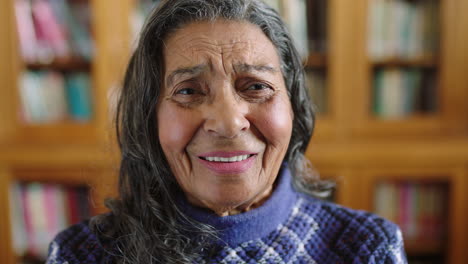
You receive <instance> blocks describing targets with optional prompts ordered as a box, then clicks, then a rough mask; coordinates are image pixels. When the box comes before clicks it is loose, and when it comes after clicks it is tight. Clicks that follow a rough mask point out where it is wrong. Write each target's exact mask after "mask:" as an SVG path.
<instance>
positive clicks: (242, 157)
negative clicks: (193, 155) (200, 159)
mask: <svg viewBox="0 0 468 264" xmlns="http://www.w3.org/2000/svg"><path fill="white" fill-rule="evenodd" d="M249 156H250V155H240V156H234V157H230V158H221V157H205V158H204V159H206V160H207V161H215V162H237V161H243V160H246V159H247V158H248V157H249Z"/></svg>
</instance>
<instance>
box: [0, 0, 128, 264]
mask: <svg viewBox="0 0 468 264" xmlns="http://www.w3.org/2000/svg"><path fill="white" fill-rule="evenodd" d="M17 2H20V1H19V0H1V1H0V5H1V6H2V8H1V10H0V17H1V21H2V23H1V25H0V32H1V33H2V40H1V41H0V58H2V60H3V61H4V62H6V63H2V65H1V66H0V77H1V80H0V86H1V87H2V96H1V97H0V118H1V120H2V121H1V122H2V124H1V125H0V184H1V187H0V192H1V195H0V210H2V212H5V213H4V214H2V217H0V240H1V242H0V262H1V263H43V259H42V260H41V258H38V257H31V256H28V255H26V256H22V254H16V253H15V250H13V248H14V242H13V241H14V239H13V234H12V223H11V220H10V216H11V214H12V212H13V211H14V209H17V208H11V207H14V206H10V202H11V198H10V197H9V196H8V194H9V189H10V186H13V185H14V184H15V183H20V184H21V185H22V186H29V185H31V184H36V185H35V186H39V189H41V186H46V187H47V188H45V189H50V186H54V188H58V189H61V188H66V189H67V190H75V189H80V188H83V187H87V188H86V189H87V196H89V207H90V209H91V213H92V214H97V213H100V212H103V211H104V206H103V200H104V198H105V197H108V196H109V195H111V194H113V193H115V179H116V176H115V175H116V174H115V173H116V167H117V165H116V164H117V162H115V157H116V156H115V154H112V153H118V151H115V146H114V145H113V144H111V143H110V142H113V141H112V139H111V135H112V129H111V122H110V121H111V118H110V115H109V111H111V110H110V109H109V107H110V105H111V104H112V103H113V102H112V97H113V96H114V94H115V93H116V92H115V90H117V89H118V87H119V84H120V82H121V79H122V76H123V72H124V68H125V62H126V61H127V60H128V54H129V45H130V38H129V37H128V36H129V35H130V30H129V25H128V23H127V21H125V19H122V17H129V11H130V5H131V3H130V2H129V1H126V0H118V1H114V4H113V5H109V4H108V2H107V1H102V0H66V2H67V3H69V4H70V3H76V4H78V5H84V6H85V7H86V9H88V10H89V11H87V16H89V17H90V19H89V36H90V37H91V38H92V39H93V47H94V52H93V55H92V56H91V57H90V58H82V57H80V56H75V55H71V56H57V57H54V58H52V59H47V60H36V61H34V60H29V59H25V57H24V55H23V54H22V50H21V42H20V38H19V36H18V30H17V29H18V20H17V19H16V15H15V10H16V9H15V6H16V4H17ZM37 2H39V1H37ZM45 2H47V1H45ZM54 2H62V3H63V1H54ZM42 3H44V1H42ZM42 8H44V7H42ZM54 14H55V15H56V13H54ZM71 42H72V43H73V41H71ZM25 72H34V73H40V74H44V75H47V74H49V73H51V72H53V73H54V74H55V76H54V77H57V76H73V75H77V74H86V75H87V76H88V77H87V79H88V80H87V82H89V83H90V84H89V87H88V92H89V94H90V95H89V99H90V101H91V103H92V107H91V109H92V110H91V114H90V115H89V117H86V118H84V119H77V118H73V116H72V115H71V114H70V113H67V114H66V115H65V117H61V118H57V119H55V120H48V121H47V122H25V120H24V119H23V118H22V116H21V114H20V113H21V111H24V110H22V108H23V107H24V104H23V103H22V98H21V96H22V94H21V92H20V86H21V84H22V83H21V78H20V77H21V76H22V75H23V74H24V73H25ZM66 81H68V80H67V78H64V80H63V82H66ZM67 92H69V91H67ZM74 96H75V97H76V96H77V95H76V91H75V95H74ZM67 103H69V102H67ZM67 110H68V109H67ZM33 186H34V185H33ZM39 195H40V196H44V195H43V194H41V193H39ZM14 200H16V199H14ZM15 202H16V201H15ZM82 203H83V202H82ZM82 203H80V204H82ZM13 204H14V203H13ZM49 220H50V219H49Z"/></svg>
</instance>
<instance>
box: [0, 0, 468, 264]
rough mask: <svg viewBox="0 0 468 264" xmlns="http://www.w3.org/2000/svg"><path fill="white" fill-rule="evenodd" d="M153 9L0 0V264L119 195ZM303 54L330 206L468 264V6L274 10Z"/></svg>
mask: <svg viewBox="0 0 468 264" xmlns="http://www.w3.org/2000/svg"><path fill="white" fill-rule="evenodd" d="M159 2H160V1H158V0H113V1H112V4H109V3H110V2H109V1H107V0H0V6H1V7H0V22H1V23H0V38H1V40H0V58H1V59H2V63H0V87H1V91H2V93H1V95H0V212H1V213H0V263H5V264H10V263H11V264H13V263H43V262H44V260H45V258H46V256H47V250H48V246H49V243H50V241H51V240H52V239H53V238H54V236H55V235H56V234H57V233H58V232H59V231H61V230H64V229H65V228H66V227H68V226H70V225H72V224H74V223H77V222H80V221H82V220H83V219H87V218H89V217H91V216H93V215H96V214H99V213H103V212H106V207H105V206H104V202H103V201H104V199H105V198H106V197H113V196H115V194H116V184H117V178H118V169H119V158H120V157H119V154H118V153H119V151H118V147H117V144H116V138H115V135H114V128H113V121H114V120H113V118H114V115H115V107H116V102H117V100H118V92H119V89H120V88H121V86H122V79H123V75H124V72H125V68H126V65H127V63H128V59H129V56H130V54H131V52H132V49H133V48H134V46H135V43H136V42H137V41H138V35H139V31H140V29H141V27H142V26H143V24H144V22H145V18H146V17H147V16H148V14H149V12H150V10H152V8H155V7H157V5H158V3H159ZM265 2H267V3H268V4H270V5H271V6H272V7H273V8H275V9H276V10H277V11H278V13H279V14H280V15H281V16H282V18H283V19H284V21H285V22H286V24H287V25H288V27H289V30H290V33H291V35H292V37H293V40H294V42H295V44H296V46H297V48H298V51H299V53H300V54H301V56H302V57H303V65H304V69H305V71H306V77H307V78H306V83H307V88H308V89H309V94H310V96H311V99H312V101H313V102H314V105H315V110H316V113H317V120H316V123H315V131H314V135H313V137H312V139H311V143H310V145H309V146H308V148H307V150H306V157H307V158H308V159H309V160H310V161H311V163H312V164H313V166H314V168H315V170H316V171H317V172H318V173H319V174H320V177H322V178H324V179H329V180H331V181H334V182H336V185H335V187H334V189H333V192H332V195H331V197H330V200H331V201H332V202H335V203H337V204H340V205H343V206H346V207H350V208H353V209H359V210H366V211H369V212H373V213H375V214H377V215H380V216H382V217H384V218H386V219H388V220H391V221H393V222H394V223H396V224H398V225H399V227H400V228H401V230H402V233H403V238H404V243H405V251H406V254H407V257H408V260H409V263H414V264H416V263H424V264H428V263H451V264H458V263H460V264H464V263H468V250H466V248H465V247H466V245H467V244H468V225H467V223H468V195H467V194H466V193H465V191H468V103H467V102H466V98H468V45H467V44H466V43H468V16H467V15H466V13H467V12H468V1H466V0H450V1H449V0H353V1H349V0H268V1H265Z"/></svg>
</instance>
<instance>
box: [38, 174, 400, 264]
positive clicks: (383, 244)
mask: <svg viewBox="0 0 468 264" xmlns="http://www.w3.org/2000/svg"><path fill="white" fill-rule="evenodd" d="M179 206H181V207H182V208H183V210H184V211H185V212H186V213H187V214H188V215H189V216H190V217H192V218H193V219H195V220H198V221H200V222H203V223H207V224H210V225H212V226H213V227H215V228H216V229H217V230H218V232H219V238H220V239H219V241H218V242H217V243H218V245H217V246H216V247H214V248H217V249H218V250H216V251H215V252H214V253H213V252H210V255H209V256H207V255H203V254H201V257H200V258H199V259H196V260H195V261H194V263H233V264H234V263H246V264H247V263H249V264H250V263H252V264H253V263H301V264H302V263H304V264H305V263H407V261H406V257H405V253H404V250H403V241H402V236H401V232H400V230H399V228H398V227H397V226H396V225H395V224H393V223H391V222H389V221H387V220H385V219H382V218H380V217H377V216H375V215H372V214H370V213H366V212H363V211H355V210H351V209H347V208H344V207H341V206H339V205H336V204H333V203H329V202H324V201H321V200H318V199H315V198H312V197H310V196H307V195H304V194H301V193H298V192H296V191H294V190H293V188H292V187H291V175H290V172H289V170H288V169H287V168H286V166H283V168H282V170H281V173H280V175H279V179H278V184H277V186H276V188H275V191H274V192H273V194H272V196H271V197H270V199H269V200H268V201H266V202H265V203H264V204H263V205H262V206H261V207H259V208H256V209H253V210H251V211H248V212H246V213H242V214H239V215H233V216H225V217H219V216H217V215H215V214H212V213H210V212H208V211H205V210H202V209H200V208H195V207H193V206H191V205H190V204H188V203H187V202H186V201H185V200H184V199H181V202H180V204H179ZM106 247H108V245H102V244H100V243H99V242H98V240H97V238H96V237H95V235H94V234H93V233H92V232H91V231H90V229H89V227H88V225H87V222H83V223H81V224H78V225H75V226H72V227H70V228H69V229H67V230H65V231H63V232H62V233H60V234H59V235H58V236H57V237H56V238H55V239H54V241H52V243H51V244H50V248H49V257H48V260H47V264H56V263H60V264H78V263H80V264H87V263H114V261H113V260H112V257H111V256H110V255H108V254H106V253H105V252H107V251H104V248H106Z"/></svg>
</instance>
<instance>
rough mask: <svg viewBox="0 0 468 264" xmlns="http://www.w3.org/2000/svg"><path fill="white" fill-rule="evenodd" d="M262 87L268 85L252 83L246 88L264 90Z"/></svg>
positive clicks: (268, 87)
mask: <svg viewBox="0 0 468 264" xmlns="http://www.w3.org/2000/svg"><path fill="white" fill-rule="evenodd" d="M264 89H270V86H269V85H266V84H264V83H254V84H252V85H249V87H247V89H246V90H256V91H258V90H264Z"/></svg>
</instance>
